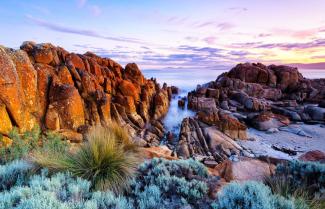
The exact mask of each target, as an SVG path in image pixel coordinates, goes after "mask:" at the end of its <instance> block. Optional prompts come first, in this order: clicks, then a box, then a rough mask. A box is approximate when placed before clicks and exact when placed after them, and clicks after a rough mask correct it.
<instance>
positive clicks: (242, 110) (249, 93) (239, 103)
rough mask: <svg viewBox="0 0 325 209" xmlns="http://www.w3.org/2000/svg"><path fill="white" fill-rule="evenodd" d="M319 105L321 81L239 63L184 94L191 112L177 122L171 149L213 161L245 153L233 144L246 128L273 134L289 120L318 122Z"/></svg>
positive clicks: (323, 95) (324, 118) (324, 96)
mask: <svg viewBox="0 0 325 209" xmlns="http://www.w3.org/2000/svg"><path fill="white" fill-rule="evenodd" d="M324 104H325V79H314V80H313V79H306V78H304V77H303V76H302V74H301V73H299V71H298V69H297V68H293V67H289V66H276V65H270V66H265V65H263V64H260V63H257V64H251V63H245V64H239V65H237V66H236V67H234V68H233V69H231V70H230V71H229V72H226V73H223V74H222V75H220V76H219V77H218V78H217V79H216V80H215V81H212V82H209V83H207V84H204V85H199V86H198V87H197V89H196V90H194V91H192V92H190V93H189V94H188V107H189V108H190V109H192V110H195V111H196V112H197V114H196V116H195V117H193V118H187V119H185V120H184V121H183V122H182V129H181V132H180V138H179V139H180V140H179V143H178V145H177V149H176V150H177V153H178V155H179V156H183V157H189V156H195V155H204V156H213V158H214V159H215V160H216V161H217V162H219V161H222V160H223V159H226V158H229V157H231V156H232V155H235V156H236V155H238V154H239V155H244V156H250V154H251V153H249V152H248V153H247V151H246V150H244V149H243V148H241V147H240V146H238V145H237V144H236V140H246V139H248V136H247V133H246V130H247V127H254V128H256V129H258V130H260V131H267V132H268V133H273V132H276V131H279V130H278V129H279V128H281V127H283V126H288V125H289V124H290V123H295V122H305V123H324V122H325V108H324V106H325V105H324ZM281 129H282V128H281ZM207 130H208V132H207ZM211 133H218V134H211ZM212 144H213V145H212Z"/></svg>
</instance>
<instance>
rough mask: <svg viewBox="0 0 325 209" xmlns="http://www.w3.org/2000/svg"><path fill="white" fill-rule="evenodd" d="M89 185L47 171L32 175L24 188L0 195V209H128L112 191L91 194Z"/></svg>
mask: <svg viewBox="0 0 325 209" xmlns="http://www.w3.org/2000/svg"><path fill="white" fill-rule="evenodd" d="M90 185H91V183H90V182H89V181H87V180H83V179H81V178H74V177H73V176H72V175H71V174H69V173H57V174H55V175H53V176H51V177H49V176H48V173H47V172H42V174H40V175H35V176H33V177H32V178H31V180H30V181H29V183H28V184H27V185H26V186H15V187H13V188H12V189H11V190H10V191H5V192H1V193H0V209H8V208H26V209H44V208H51V209H52V208H54V209H61V208H62V209H84V208H85V209H87V208H88V209H95V208H99V209H101V208H102V209H104V208H105V209H132V208H134V207H133V205H132V204H130V203H129V200H128V199H127V198H125V197H120V196H115V195H114V193H112V192H109V191H108V192H94V193H92V192H91V190H90V187H91V186H90Z"/></svg>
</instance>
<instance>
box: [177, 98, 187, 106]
mask: <svg viewBox="0 0 325 209" xmlns="http://www.w3.org/2000/svg"><path fill="white" fill-rule="evenodd" d="M177 104H178V107H181V108H184V107H185V101H184V100H183V99H180V100H178V102H177Z"/></svg>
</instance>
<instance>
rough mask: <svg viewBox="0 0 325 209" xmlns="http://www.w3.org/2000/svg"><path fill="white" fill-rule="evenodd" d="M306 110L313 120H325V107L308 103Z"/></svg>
mask: <svg viewBox="0 0 325 209" xmlns="http://www.w3.org/2000/svg"><path fill="white" fill-rule="evenodd" d="M304 112H305V113H307V114H308V115H309V116H310V117H311V119H313V120H318V121H324V120H325V108H322V107H317V106H313V105H308V106H306V107H305V110H304Z"/></svg>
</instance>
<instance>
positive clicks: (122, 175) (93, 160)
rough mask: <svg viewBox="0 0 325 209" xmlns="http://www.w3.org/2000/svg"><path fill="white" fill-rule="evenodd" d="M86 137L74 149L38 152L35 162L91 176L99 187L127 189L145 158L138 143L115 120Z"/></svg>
mask: <svg viewBox="0 0 325 209" xmlns="http://www.w3.org/2000/svg"><path fill="white" fill-rule="evenodd" d="M87 139H88V141H87V142H85V143H84V144H82V145H81V146H80V148H79V149H78V150H77V151H75V152H73V153H71V152H66V153H57V152H56V153H52V154H49V155H44V153H38V154H36V155H35V156H34V162H35V163H36V164H38V165H40V166H41V167H47V168H48V169H49V170H50V171H54V172H58V171H68V172H70V173H71V174H72V175H74V176H78V177H81V178H84V179H87V180H90V181H91V182H92V185H93V188H94V189H96V190H108V189H109V190H111V191H113V192H115V193H120V192H122V191H123V190H124V189H127V188H128V187H129V183H130V180H131V179H132V178H133V177H134V175H135V173H136V170H137V167H138V165H139V163H140V162H141V160H142V159H141V157H140V154H139V151H138V147H137V145H135V144H134V143H133V142H132V141H131V139H129V137H128V135H127V134H126V133H125V131H124V130H123V129H122V128H121V127H119V126H118V125H116V124H114V123H112V124H109V126H108V127H106V128H102V127H95V128H93V129H92V130H91V132H90V133H89V134H88V136H87Z"/></svg>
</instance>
